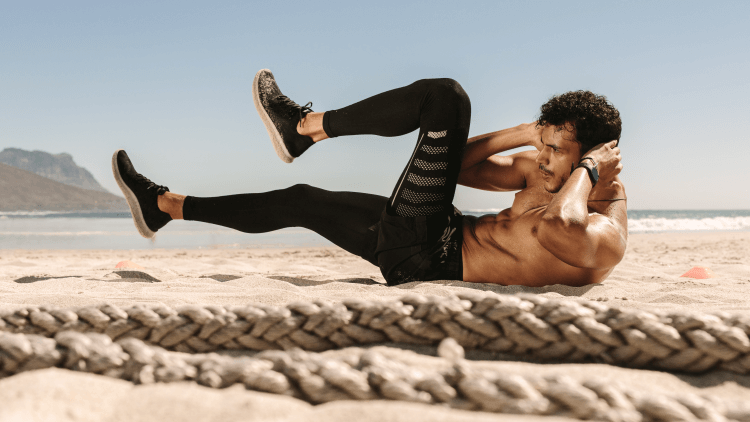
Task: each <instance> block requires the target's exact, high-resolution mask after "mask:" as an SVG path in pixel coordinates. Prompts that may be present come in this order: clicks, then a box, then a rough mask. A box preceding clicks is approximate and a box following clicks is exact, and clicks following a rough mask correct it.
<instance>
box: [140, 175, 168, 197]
mask: <svg viewBox="0 0 750 422" xmlns="http://www.w3.org/2000/svg"><path fill="white" fill-rule="evenodd" d="M133 178H134V179H135V180H136V181H138V182H140V183H144V184H146V189H156V194H157V195H163V194H164V192H169V188H168V187H166V186H162V185H157V184H156V183H154V182H152V181H151V179H149V178H148V177H146V176H144V175H142V174H140V173H136V174H135V176H134V177H133Z"/></svg>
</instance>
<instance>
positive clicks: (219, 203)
mask: <svg viewBox="0 0 750 422" xmlns="http://www.w3.org/2000/svg"><path fill="white" fill-rule="evenodd" d="M386 202H387V198H385V197H383V196H378V195H370V194H366V193H357V192H331V191H327V190H323V189H318V188H315V187H312V186H308V185H295V186H292V187H289V188H287V189H281V190H276V191H271V192H265V193H247V194H240V195H229V196H219V197H212V198H198V197H192V196H187V197H186V196H183V195H177V194H173V193H171V192H166V193H165V194H163V195H160V196H159V198H158V206H159V209H161V210H162V211H164V212H166V213H168V214H170V216H171V217H172V219H181V218H184V219H185V220H194V221H202V222H204V223H210V224H217V225H220V226H224V227H229V228H232V229H235V230H239V231H242V232H245V233H266V232H270V231H274V230H279V229H283V228H286V227H304V228H307V229H310V230H312V231H314V232H316V233H318V234H320V235H321V236H323V237H325V238H326V239H328V240H330V241H331V242H333V243H334V244H336V245H337V246H339V247H341V248H342V249H344V250H346V251H348V252H351V253H353V254H355V255H358V256H360V257H362V258H364V259H366V260H367V261H369V262H371V263H373V264H375V265H377V260H376V258H375V255H374V252H375V246H376V243H377V235H378V233H377V232H376V231H375V228H374V226H375V225H376V224H377V222H378V220H379V219H380V215H381V212H382V210H383V208H384V207H385V204H386Z"/></svg>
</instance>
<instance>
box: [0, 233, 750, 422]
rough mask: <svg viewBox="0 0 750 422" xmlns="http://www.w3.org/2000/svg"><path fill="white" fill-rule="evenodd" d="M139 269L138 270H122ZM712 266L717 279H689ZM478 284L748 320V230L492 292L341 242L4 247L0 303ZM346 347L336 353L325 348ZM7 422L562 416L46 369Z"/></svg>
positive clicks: (718, 385) (15, 397)
mask: <svg viewBox="0 0 750 422" xmlns="http://www.w3.org/2000/svg"><path fill="white" fill-rule="evenodd" d="M126 260H127V261H131V262H132V263H134V264H136V265H138V266H140V267H141V268H137V267H131V268H121V269H117V270H116V269H115V266H116V264H117V263H118V262H121V261H126ZM693 266H704V267H709V268H710V269H711V271H712V272H713V274H714V278H710V279H703V280H701V279H691V278H683V277H680V275H682V274H683V273H685V272H686V271H688V270H689V269H690V268H692V267H693ZM469 290H483V291H493V292H496V293H501V294H512V293H517V292H532V293H536V294H539V295H541V296H544V297H548V298H561V297H563V296H574V297H581V298H584V299H588V300H596V301H600V302H602V303H604V304H606V305H609V306H618V307H623V308H639V309H645V310H655V309H661V310H664V309H684V310H693V311H698V312H714V311H726V312H731V313H750V232H723V233H673V234H635V235H631V236H630V240H629V244H628V250H627V253H626V255H625V258H624V260H623V262H622V263H620V265H618V267H617V268H616V269H615V271H614V272H613V273H612V275H610V277H609V278H608V279H607V280H606V281H605V282H603V283H601V284H599V285H594V286H587V287H579V288H573V287H567V286H561V285H552V286H549V287H545V288H525V287H518V286H508V287H506V286H497V285H490V284H475V283H464V282H456V281H440V282H425V283H409V284H405V285H402V286H398V287H387V286H385V284H384V280H383V278H382V276H381V275H380V273H379V271H378V269H377V268H376V267H375V266H373V265H371V264H369V263H367V262H366V261H364V260H362V259H360V258H358V257H356V256H353V255H351V254H349V253H347V252H344V251H343V250H341V249H338V248H335V247H328V248H297V249H220V248H218V249H191V250H189V249H162V250H148V251H146V250H133V251H122V250H89V251H84V250H48V251H47V250H0V307H3V308H9V309H14V308H18V307H21V306H24V305H29V304H35V305H50V306H53V307H78V306H83V305H90V304H98V303H102V302H108V303H112V304H115V305H120V306H129V305H133V304H136V303H144V304H149V303H163V304H165V305H168V306H179V305H183V304H217V305H239V304H247V303H263V304H271V305H284V304H287V303H289V302H294V301H311V300H317V299H321V300H328V301H339V300H341V299H344V298H351V297H358V298H365V299H371V300H385V299H396V298H399V297H401V296H403V295H404V294H406V293H418V294H423V295H435V296H448V295H454V294H456V293H459V292H462V291H469ZM337 352H338V353H340V352H339V351H329V352H325V353H337ZM387 352H388V353H391V354H392V355H394V356H397V357H398V358H399V359H402V360H406V361H410V362H413V364H414V365H416V366H419V365H424V366H426V367H429V366H430V365H433V364H434V360H435V359H437V358H434V357H431V356H425V355H419V354H417V353H415V352H414V351H411V350H402V349H395V348H390V349H389V350H388V351H387ZM471 364H472V365H485V366H486V365H492V366H495V367H497V368H501V370H503V371H505V372H508V373H519V374H526V373H535V374H567V375H569V376H571V377H573V378H580V379H584V378H585V377H590V376H591V374H596V376H597V377H601V378H603V379H612V380H617V381H619V382H621V383H622V384H623V385H624V386H626V387H630V388H636V389H639V390H640V391H654V392H673V393H681V392H684V393H687V392H692V393H695V394H701V395H713V396H718V397H721V398H723V399H731V400H750V376H740V375H737V374H732V373H727V372H721V371H715V372H711V373H708V374H704V375H701V376H694V375H682V374H672V373H666V372H658V371H648V370H634V369H626V368H619V367H612V366H607V365H600V364H535V363H527V362H518V361H503V362H491V363H488V362H482V361H472V362H471ZM0 403H2V405H0V421H15V420H19V421H21V420H23V421H31V420H61V421H68V420H70V421H74V420H75V421H89V420H90V421H103V420H113V421H131V420H132V421H183V420H184V421H188V420H190V421H192V420H217V421H219V420H220V421H222V422H228V421H240V420H243V421H244V420H248V421H272V420H273V421H276V420H289V421H291V420H306V421H317V420H321V421H323V420H332V421H344V420H353V419H356V420H359V421H376V420H393V421H415V420H430V421H464V420H466V421H469V420H471V421H484V420H508V421H510V420H529V421H531V420H540V421H552V420H565V419H562V418H552V417H519V416H514V415H507V416H504V415H494V414H489V413H482V412H467V411H460V410H451V409H446V408H442V407H438V406H427V405H421V404H413V403H404V402H390V401H389V402H383V401H377V402H355V401H342V402H333V403H328V404H324V405H319V406H312V405H310V404H308V403H306V402H303V401H300V400H297V399H294V398H289V397H283V396H274V395H271V394H264V393H257V392H253V391H247V390H245V389H244V388H243V387H241V386H234V387H231V388H228V389H225V390H214V389H210V388H206V387H202V386H199V385H197V384H193V383H174V384H158V385H142V386H136V385H133V384H131V383H129V382H126V381H121V380H117V379H111V378H107V377H104V376H98V375H91V374H83V373H76V372H73V371H67V370H61V369H47V370H40V371H33V372H28V373H22V374H19V375H14V376H11V377H8V378H5V379H0Z"/></svg>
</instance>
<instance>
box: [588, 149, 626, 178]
mask: <svg viewBox="0 0 750 422" xmlns="http://www.w3.org/2000/svg"><path fill="white" fill-rule="evenodd" d="M618 142H619V141H617V140H615V141H610V142H605V143H603V144H599V145H597V146H595V147H593V148H591V150H590V151H589V152H587V153H586V154H584V156H583V157H581V160H583V159H584V158H591V159H593V160H594V163H595V164H596V166H597V167H596V169H597V171H598V172H599V179H600V180H601V179H605V180H612V179H614V178H615V176H617V175H618V174H620V172H621V171H622V156H621V155H620V148H619V147H617V144H618Z"/></svg>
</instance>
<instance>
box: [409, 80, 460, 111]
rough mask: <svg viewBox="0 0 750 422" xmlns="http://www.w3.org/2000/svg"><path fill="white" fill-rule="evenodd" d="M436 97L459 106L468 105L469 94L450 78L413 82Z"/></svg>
mask: <svg viewBox="0 0 750 422" xmlns="http://www.w3.org/2000/svg"><path fill="white" fill-rule="evenodd" d="M415 84H417V85H418V86H420V87H421V88H422V89H424V90H425V91H426V92H427V93H429V94H430V95H432V96H434V97H435V98H436V99H439V100H441V101H446V102H448V103H451V104H456V105H459V106H470V104H471V101H470V100H469V95H468V94H467V93H466V91H464V88H463V87H462V86H461V84H459V83H458V81H456V80H455V79H451V78H436V79H420V80H418V81H417V82H415Z"/></svg>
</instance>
